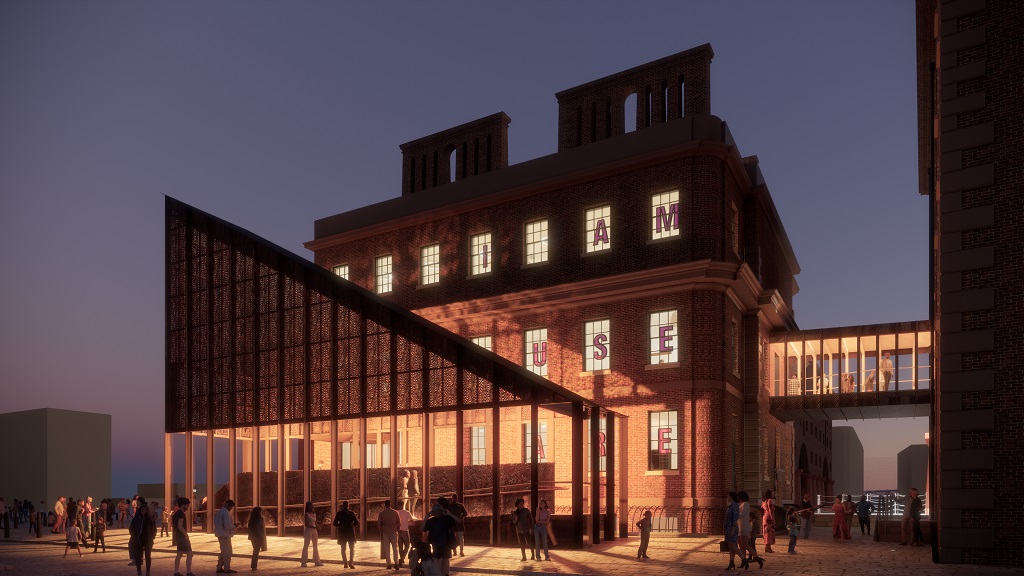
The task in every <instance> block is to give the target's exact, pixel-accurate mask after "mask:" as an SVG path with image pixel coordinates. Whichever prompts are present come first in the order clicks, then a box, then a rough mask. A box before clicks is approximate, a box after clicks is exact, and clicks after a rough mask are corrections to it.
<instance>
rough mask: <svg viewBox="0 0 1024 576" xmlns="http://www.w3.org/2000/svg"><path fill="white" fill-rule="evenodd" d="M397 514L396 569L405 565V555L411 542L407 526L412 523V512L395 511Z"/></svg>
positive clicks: (401, 509)
mask: <svg viewBox="0 0 1024 576" xmlns="http://www.w3.org/2000/svg"><path fill="white" fill-rule="evenodd" d="M395 512H396V513H397V514H398V567H399V568H401V567H402V564H404V563H405V555H406V554H408V553H409V547H410V546H411V544H412V540H411V539H410V538H409V524H410V523H412V512H409V511H408V510H406V509H405V508H399V509H398V510H395Z"/></svg>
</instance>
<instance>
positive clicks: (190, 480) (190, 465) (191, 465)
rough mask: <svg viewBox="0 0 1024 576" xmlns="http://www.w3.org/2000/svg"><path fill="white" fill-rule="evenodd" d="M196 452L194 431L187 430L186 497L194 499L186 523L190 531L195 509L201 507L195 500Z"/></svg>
mask: <svg viewBox="0 0 1024 576" xmlns="http://www.w3.org/2000/svg"><path fill="white" fill-rule="evenodd" d="M193 457H194V454H193V453H192V431H191V430H189V431H188V432H185V497H186V498H190V499H191V500H192V505H191V506H190V509H191V510H192V511H193V512H192V513H189V514H186V515H185V516H186V518H185V521H186V524H187V525H188V530H189V532H191V531H192V517H193V516H194V515H195V514H194V511H195V510H196V509H197V508H199V503H198V502H196V501H195V499H196V494H195V491H194V490H195V486H196V481H195V478H194V477H193V475H194V474H195V462H194V461H193Z"/></svg>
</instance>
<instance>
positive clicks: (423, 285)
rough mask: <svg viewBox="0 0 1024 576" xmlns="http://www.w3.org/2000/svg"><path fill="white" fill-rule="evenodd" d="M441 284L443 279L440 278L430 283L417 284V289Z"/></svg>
mask: <svg viewBox="0 0 1024 576" xmlns="http://www.w3.org/2000/svg"><path fill="white" fill-rule="evenodd" d="M440 285H441V281H440V280H439V281H437V282H431V283H430V284H417V285H416V289H417V290H423V289H424V288H434V287H436V286H440Z"/></svg>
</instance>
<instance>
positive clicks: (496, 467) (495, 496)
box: [490, 394, 501, 546]
mask: <svg viewBox="0 0 1024 576" xmlns="http://www.w3.org/2000/svg"><path fill="white" fill-rule="evenodd" d="M494 397H495V398H496V397H497V394H495V396H494ZM491 453H492V454H494V458H492V462H491V538H490V543H491V546H496V545H498V544H500V543H501V487H500V486H499V483H500V482H501V412H500V410H499V409H498V405H497V404H494V405H493V406H491Z"/></svg>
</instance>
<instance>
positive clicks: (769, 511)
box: [761, 490, 775, 553]
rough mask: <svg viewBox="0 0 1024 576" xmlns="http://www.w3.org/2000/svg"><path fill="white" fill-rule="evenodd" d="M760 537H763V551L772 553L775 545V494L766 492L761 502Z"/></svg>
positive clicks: (769, 491)
mask: <svg viewBox="0 0 1024 576" xmlns="http://www.w3.org/2000/svg"><path fill="white" fill-rule="evenodd" d="M761 511H762V514H761V535H762V536H763V537H764V551H765V552H767V553H771V552H774V550H772V544H775V493H774V492H772V491H771V490H767V491H765V493H764V498H763V499H762V500H761Z"/></svg>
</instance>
